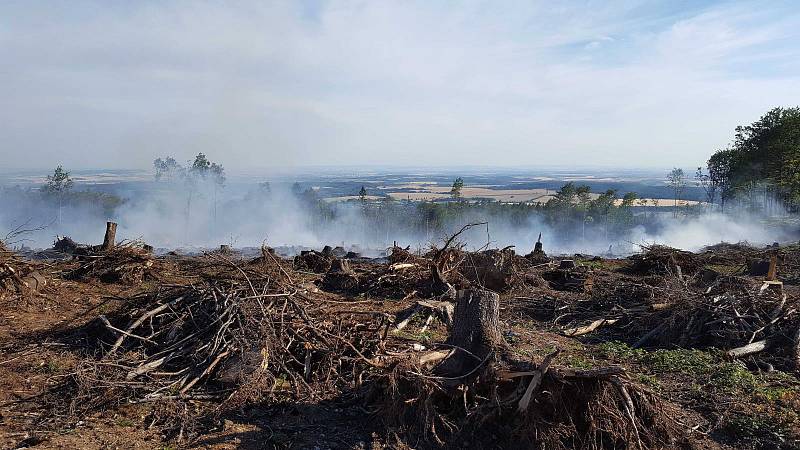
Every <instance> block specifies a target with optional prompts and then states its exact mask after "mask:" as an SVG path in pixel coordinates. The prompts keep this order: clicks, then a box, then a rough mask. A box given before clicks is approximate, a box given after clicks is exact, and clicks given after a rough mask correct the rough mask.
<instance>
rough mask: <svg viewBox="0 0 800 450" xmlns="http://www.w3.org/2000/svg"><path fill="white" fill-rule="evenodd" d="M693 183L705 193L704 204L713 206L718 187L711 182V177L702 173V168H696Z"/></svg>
mask: <svg viewBox="0 0 800 450" xmlns="http://www.w3.org/2000/svg"><path fill="white" fill-rule="evenodd" d="M694 180H695V183H696V184H697V185H698V186H700V187H702V188H703V191H705V193H706V203H708V204H709V205H713V204H714V201H715V200H716V198H717V190H718V188H719V186H718V185H717V184H716V183H714V182H713V180H712V178H711V176H710V175H709V174H707V173H704V172H703V168H702V167H698V168H697V171H696V172H695V173H694Z"/></svg>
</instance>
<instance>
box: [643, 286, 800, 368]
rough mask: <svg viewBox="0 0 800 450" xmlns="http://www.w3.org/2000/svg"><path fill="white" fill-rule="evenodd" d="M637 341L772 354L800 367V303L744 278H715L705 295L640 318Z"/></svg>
mask: <svg viewBox="0 0 800 450" xmlns="http://www.w3.org/2000/svg"><path fill="white" fill-rule="evenodd" d="M642 323H644V324H647V325H649V326H650V327H651V328H650V330H649V331H648V332H647V333H645V334H644V335H643V336H642V337H641V338H640V339H639V342H638V343H637V345H639V346H643V345H659V346H669V345H678V346H681V347H692V348H704V347H716V348H722V349H725V350H726V351H727V352H726V353H727V355H728V356H729V357H730V358H744V357H749V356H751V355H759V356H762V357H770V359H771V360H773V361H774V362H776V363H778V365H780V366H781V367H784V368H789V369H795V370H800V304H798V302H797V299H796V298H791V297H788V296H787V295H785V294H783V292H782V291H780V290H774V289H770V288H769V285H762V283H761V282H757V281H754V280H752V279H750V278H745V277H735V276H727V277H719V278H718V279H717V280H716V281H715V282H714V283H713V284H712V285H711V286H710V287H709V288H708V289H707V290H706V291H705V292H704V293H703V294H693V295H688V296H687V297H686V298H685V300H684V301H682V302H676V303H674V304H672V305H671V307H670V308H666V309H663V310H660V311H654V312H652V313H651V314H649V315H648V316H647V317H643V318H642Z"/></svg>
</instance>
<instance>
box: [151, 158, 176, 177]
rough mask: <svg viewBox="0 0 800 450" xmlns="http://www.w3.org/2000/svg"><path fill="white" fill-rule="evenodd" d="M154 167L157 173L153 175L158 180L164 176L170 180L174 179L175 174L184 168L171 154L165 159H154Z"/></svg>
mask: <svg viewBox="0 0 800 450" xmlns="http://www.w3.org/2000/svg"><path fill="white" fill-rule="evenodd" d="M153 168H154V169H155V174H154V175H153V176H154V177H155V179H156V181H161V179H162V178H164V177H166V178H167V179H169V180H172V179H173V178H174V177H175V175H177V174H178V173H180V172H181V170H182V169H183V168H182V167H181V165H180V164H178V162H177V161H175V158H173V157H171V156H167V157H166V158H164V159H161V158H156V160H155V161H153Z"/></svg>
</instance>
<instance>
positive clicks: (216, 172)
mask: <svg viewBox="0 0 800 450" xmlns="http://www.w3.org/2000/svg"><path fill="white" fill-rule="evenodd" d="M208 181H211V182H212V185H213V190H214V191H213V192H214V199H213V202H214V203H213V204H214V210H213V215H214V222H215V223H216V220H217V190H218V189H219V188H222V187H224V186H225V169H224V168H223V167H222V166H221V165H220V164H217V163H212V162H211V161H209V160H208V158H207V157H206V155H205V154H204V153H198V154H197V156H196V157H195V158H194V162H192V164H191V165H190V166H189V168H188V169H187V170H186V171H185V175H184V183H185V184H186V190H187V197H186V223H187V226H188V223H189V217H190V216H191V210H192V197H193V196H194V193H195V191H196V190H197V188H198V185H199V184H200V183H201V182H203V183H204V182H208Z"/></svg>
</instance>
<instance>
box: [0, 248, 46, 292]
mask: <svg viewBox="0 0 800 450" xmlns="http://www.w3.org/2000/svg"><path fill="white" fill-rule="evenodd" d="M46 284H47V280H46V278H45V277H44V276H42V275H41V274H40V273H39V272H38V271H37V270H36V269H35V268H34V267H33V266H32V265H31V264H29V263H27V262H25V261H23V260H22V259H21V258H19V257H18V256H17V255H16V253H15V252H13V251H12V250H9V249H8V248H7V247H6V246H5V244H3V241H0V300H2V299H4V298H6V297H7V296H10V295H15V294H25V293H28V292H34V291H38V290H39V289H41V288H43V287H44V286H45V285H46Z"/></svg>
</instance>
